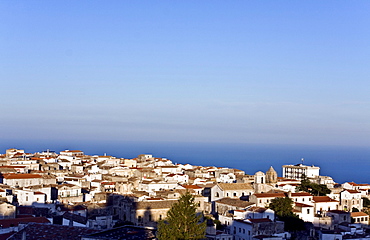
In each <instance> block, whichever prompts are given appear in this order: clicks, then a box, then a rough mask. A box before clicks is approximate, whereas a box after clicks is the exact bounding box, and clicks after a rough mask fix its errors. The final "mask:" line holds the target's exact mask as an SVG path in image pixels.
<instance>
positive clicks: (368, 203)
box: [362, 197, 370, 208]
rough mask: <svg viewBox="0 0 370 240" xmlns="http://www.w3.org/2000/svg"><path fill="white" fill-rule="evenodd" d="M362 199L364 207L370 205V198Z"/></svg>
mask: <svg viewBox="0 0 370 240" xmlns="http://www.w3.org/2000/svg"><path fill="white" fill-rule="evenodd" d="M362 200H363V206H364V207H367V208H368V207H370V199H368V198H365V197H363V198H362Z"/></svg>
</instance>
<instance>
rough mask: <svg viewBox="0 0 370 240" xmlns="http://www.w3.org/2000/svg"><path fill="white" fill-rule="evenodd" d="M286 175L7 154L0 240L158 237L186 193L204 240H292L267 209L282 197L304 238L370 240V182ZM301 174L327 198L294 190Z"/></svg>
mask: <svg viewBox="0 0 370 240" xmlns="http://www.w3.org/2000/svg"><path fill="white" fill-rule="evenodd" d="M282 173H283V176H282V177H278V174H277V172H276V171H275V170H274V169H273V167H270V169H268V170H267V171H266V172H262V171H259V172H256V173H255V174H253V175H248V174H246V173H245V172H244V171H241V170H238V169H232V168H221V167H204V166H194V165H190V164H174V163H173V162H172V161H171V160H169V159H166V158H156V157H153V156H152V155H150V154H142V155H139V156H138V157H136V158H132V159H126V158H116V157H114V156H107V155H103V156H97V155H93V156H90V155H86V154H85V153H84V152H82V151H79V150H65V151H62V152H59V153H56V152H53V151H49V150H47V151H43V152H37V153H26V152H25V151H24V150H20V149H8V150H6V153H5V154H1V155H0V225H1V229H0V238H1V239H40V238H41V237H40V238H38V235H37V234H40V235H42V234H44V235H45V232H48V233H55V232H58V231H62V232H63V233H65V234H69V235H68V236H64V239H86V240H87V239H119V237H120V239H155V229H156V226H157V223H158V221H160V220H164V219H166V216H167V212H168V210H169V209H170V208H171V206H172V205H173V204H174V203H175V202H177V200H178V198H179V197H180V196H181V195H182V194H184V193H186V192H190V193H191V194H192V195H193V196H194V200H195V203H196V206H197V210H198V211H199V213H202V214H203V216H204V217H203V219H205V220H206V219H208V220H207V231H206V237H207V239H214V240H216V239H217V240H252V239H272V238H273V239H276V240H280V239H281V240H283V239H292V238H294V237H296V236H294V235H293V236H292V233H291V232H289V231H286V228H285V225H284V222H282V221H279V220H277V218H276V214H275V212H274V211H273V210H272V209H269V205H270V203H271V202H272V201H273V200H274V199H276V198H286V197H287V198H290V199H291V200H292V202H293V206H292V207H293V212H294V214H296V215H297V216H298V217H299V218H300V219H302V220H303V221H304V222H305V223H306V227H307V229H308V230H307V231H305V233H301V234H302V236H300V237H302V238H303V237H305V238H307V239H320V240H326V239H329V238H330V239H331V238H332V239H335V240H342V239H369V240H370V234H369V225H368V224H369V216H368V215H367V214H366V213H365V212H366V211H367V209H366V208H365V207H364V199H365V200H368V199H370V185H369V184H356V183H353V182H347V183H344V184H337V183H335V182H334V180H333V179H332V178H331V177H328V176H320V168H319V167H316V166H306V165H303V164H297V165H284V166H283V169H282ZM302 178H307V179H309V180H310V181H311V182H312V183H315V184H319V185H325V186H326V187H327V188H329V189H330V190H331V193H330V194H327V195H326V196H313V195H311V194H310V193H308V192H302V191H298V190H297V186H299V185H300V183H301V180H302ZM216 223H217V224H216ZM35 229H38V230H35ZM40 229H43V230H40ZM58 229H59V230H58ZM133 232H135V234H132V233H133ZM295 234H296V233H295ZM139 236H140V237H139ZM135 237H136V238H135ZM53 238H54V239H57V238H56V237H51V238H50V239H53ZM61 239H63V238H61Z"/></svg>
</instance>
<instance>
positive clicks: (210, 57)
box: [0, 1, 370, 146]
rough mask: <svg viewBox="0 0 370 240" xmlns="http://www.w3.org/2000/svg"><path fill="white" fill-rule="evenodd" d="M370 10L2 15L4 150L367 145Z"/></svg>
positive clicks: (97, 4) (367, 6)
mask: <svg viewBox="0 0 370 240" xmlns="http://www.w3.org/2000/svg"><path fill="white" fill-rule="evenodd" d="M369 12H370V2H369V1H1V2H0V55H1V57H0V79H1V89H2V91H1V94H0V101H1V104H0V112H1V118H0V132H1V137H0V138H1V139H2V140H7V139H10V140H12V141H13V140H17V139H23V140H24V139H33V140H48V139H52V140H63V141H64V140H67V141H68V140H70V139H74V140H76V139H78V140H82V141H83V140H86V139H88V140H94V139H96V140H117V141H118V140H123V141H130V140H133V141H163V142H166V141H175V142H205V143H207V142H210V143H212V142H219V143H263V144H309V145H352V146H369V144H370V94H369V92H370V91H369V90H370V78H369V76H370V66H369V63H370V44H369V42H370V28H369V26H370V15H369V14H368V13H369Z"/></svg>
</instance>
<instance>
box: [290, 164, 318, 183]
mask: <svg viewBox="0 0 370 240" xmlns="http://www.w3.org/2000/svg"><path fill="white" fill-rule="evenodd" d="M304 176H306V177H307V178H316V177H318V176H320V168H319V167H316V166H313V165H312V166H306V165H303V164H297V165H283V177H284V178H292V179H298V180H302V179H303V177H304Z"/></svg>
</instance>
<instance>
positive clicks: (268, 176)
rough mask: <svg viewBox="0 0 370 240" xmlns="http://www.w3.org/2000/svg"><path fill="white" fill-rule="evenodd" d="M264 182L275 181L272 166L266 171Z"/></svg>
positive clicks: (270, 182)
mask: <svg viewBox="0 0 370 240" xmlns="http://www.w3.org/2000/svg"><path fill="white" fill-rule="evenodd" d="M266 183H269V184H275V183H277V172H276V171H275V169H274V168H273V167H272V166H271V167H270V169H269V170H268V171H267V172H266Z"/></svg>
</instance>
